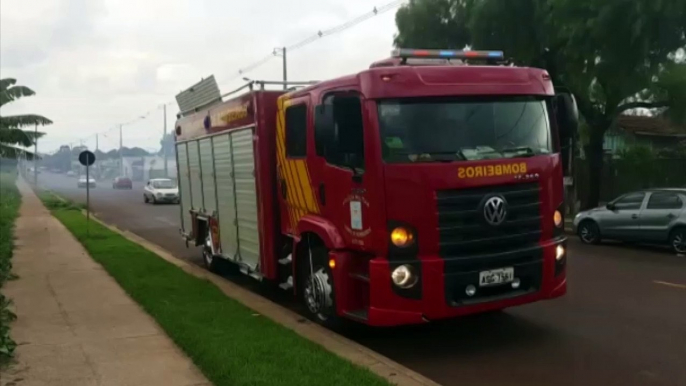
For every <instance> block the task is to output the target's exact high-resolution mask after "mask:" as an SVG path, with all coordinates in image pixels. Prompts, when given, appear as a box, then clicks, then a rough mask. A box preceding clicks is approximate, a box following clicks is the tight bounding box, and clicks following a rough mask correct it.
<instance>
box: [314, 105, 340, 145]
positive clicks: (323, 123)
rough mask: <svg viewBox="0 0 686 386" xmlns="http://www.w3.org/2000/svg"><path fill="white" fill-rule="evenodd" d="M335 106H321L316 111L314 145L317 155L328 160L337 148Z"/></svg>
mask: <svg viewBox="0 0 686 386" xmlns="http://www.w3.org/2000/svg"><path fill="white" fill-rule="evenodd" d="M335 139H336V138H335V129H334V117H333V106H332V105H327V104H321V105H318V106H316V107H315V109H314V143H315V146H316V148H317V154H318V155H321V156H324V157H326V158H327V159H328V158H330V157H331V156H333V152H334V151H335V148H336V141H335Z"/></svg>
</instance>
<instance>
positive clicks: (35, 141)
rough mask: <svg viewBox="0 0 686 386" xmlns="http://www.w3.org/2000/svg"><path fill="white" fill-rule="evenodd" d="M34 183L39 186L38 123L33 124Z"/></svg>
mask: <svg viewBox="0 0 686 386" xmlns="http://www.w3.org/2000/svg"><path fill="white" fill-rule="evenodd" d="M33 185H34V186H36V187H38V124H36V125H34V126H33Z"/></svg>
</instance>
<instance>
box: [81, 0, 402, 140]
mask: <svg viewBox="0 0 686 386" xmlns="http://www.w3.org/2000/svg"><path fill="white" fill-rule="evenodd" d="M405 2H407V0H394V1H391V2H390V3H386V4H384V5H381V6H378V7H376V6H375V7H374V8H373V9H372V10H371V11H369V12H367V13H365V14H363V15H360V16H357V17H356V18H354V19H351V20H348V21H346V22H344V23H342V24H339V25H337V26H334V27H332V28H329V29H326V30H319V31H317V33H315V34H313V35H311V36H308V37H307V38H305V39H303V40H301V41H298V42H296V43H293V44H291V45H289V46H285V48H286V50H287V51H288V52H293V51H294V50H298V49H300V48H303V47H305V46H307V45H309V44H312V43H314V42H316V41H317V40H320V39H322V38H325V37H327V36H331V35H335V34H337V33H340V32H343V31H346V30H348V29H350V28H352V27H354V26H356V25H358V24H360V23H362V22H364V21H367V20H369V19H371V18H373V17H374V16H378V15H381V14H384V13H386V12H388V11H391V10H393V9H395V8H398V7H400V6H401V5H402V4H403V3H405ZM276 56H278V52H277V50H276V49H274V50H273V51H272V52H271V53H270V54H269V55H267V56H265V57H263V58H262V59H259V60H257V61H255V62H253V63H251V64H248V65H247V66H244V67H241V68H240V69H239V70H238V73H237V74H236V75H235V76H233V77H231V78H229V79H226V80H224V81H222V82H221V83H224V82H230V81H233V80H236V79H238V78H240V77H242V76H244V75H245V74H246V73H248V72H250V71H253V70H255V69H257V68H259V67H261V66H263V65H264V64H266V63H267V62H269V61H270V60H271V59H273V58H274V57H276ZM174 102H175V101H174V100H172V101H169V102H166V103H163V104H161V105H159V106H157V108H155V109H152V110H148V111H146V112H145V113H144V114H141V115H139V116H138V117H137V118H134V119H132V120H130V121H128V122H125V123H120V124H117V125H114V126H113V127H110V128H109V129H107V130H105V131H104V132H102V133H99V134H106V133H108V132H109V131H111V130H114V129H117V128H119V126H128V125H131V124H133V123H136V122H138V121H141V120H143V119H145V118H147V117H148V116H149V115H150V114H151V113H152V112H154V111H156V110H160V109H161V108H162V106H163V105H172V104H173V103H174ZM95 135H96V134H92V135H90V136H88V137H85V139H81V140H77V141H74V142H71V143H70V144H69V145H70V146H72V144H74V143H79V142H85V141H86V140H87V139H90V138H91V137H94V136H95Z"/></svg>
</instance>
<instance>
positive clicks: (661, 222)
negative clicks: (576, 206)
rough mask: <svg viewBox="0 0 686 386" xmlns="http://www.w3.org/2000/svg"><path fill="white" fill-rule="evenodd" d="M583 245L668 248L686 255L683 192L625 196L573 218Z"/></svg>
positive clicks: (685, 197)
mask: <svg viewBox="0 0 686 386" xmlns="http://www.w3.org/2000/svg"><path fill="white" fill-rule="evenodd" d="M574 228H575V230H576V233H577V235H579V238H580V239H581V241H582V242H584V243H586V244H597V243H599V242H600V241H601V240H602V239H611V240H622V241H636V242H642V243H648V244H667V245H669V246H670V247H671V248H672V249H673V250H674V251H675V252H676V253H679V254H684V253H686V189H684V188H681V189H678V188H675V189H651V190H644V191H639V192H631V193H627V194H625V195H623V196H620V197H619V198H617V199H615V200H613V201H611V202H610V203H608V204H607V205H606V206H605V207H602V208H596V209H591V210H587V211H584V212H581V213H579V214H578V215H576V217H575V218H574Z"/></svg>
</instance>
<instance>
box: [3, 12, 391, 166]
mask: <svg viewBox="0 0 686 386" xmlns="http://www.w3.org/2000/svg"><path fill="white" fill-rule="evenodd" d="M389 2H390V0H346V1H342V0H300V1H297V2H296V1H288V0H255V1H237V0H232V1H227V0H164V1H163V0H144V1H143V0H138V1H133V0H1V1H0V77H2V78H8V77H11V78H16V79H17V80H18V83H19V84H22V85H26V86H29V87H31V88H32V89H33V90H34V91H36V93H37V95H36V96H33V97H30V98H23V99H22V100H21V101H19V102H14V103H11V104H10V105H7V106H5V107H3V110H2V114H3V115H12V114H21V113H36V114H42V115H44V116H46V117H48V118H50V119H52V120H53V121H54V122H55V123H54V124H53V125H51V126H47V127H45V128H41V130H44V131H45V132H46V133H47V134H48V135H47V137H45V138H44V139H42V140H41V141H40V142H39V149H38V150H39V151H40V152H47V151H53V150H56V149H57V148H58V147H59V146H60V145H62V144H68V143H70V142H72V143H73V142H75V143H73V144H74V145H77V144H79V142H78V141H79V140H80V139H82V138H85V137H89V136H90V138H88V139H87V140H86V142H85V144H86V145H87V146H89V147H90V148H94V147H95V137H94V134H95V133H98V132H100V133H102V132H103V131H107V130H109V129H111V128H113V127H115V126H116V125H117V124H118V123H122V122H129V121H131V120H133V119H135V118H137V117H140V116H147V118H146V119H141V120H139V121H138V122H136V123H133V124H130V125H127V126H124V130H123V132H124V146H140V147H144V148H150V149H155V148H158V147H159V139H160V137H161V135H162V130H163V114H162V110H161V108H159V106H160V105H161V104H162V103H165V102H171V101H173V100H174V96H175V95H176V94H177V93H178V92H179V91H181V90H182V89H184V88H186V87H188V86H190V85H191V84H193V83H195V82H197V81H199V80H200V79H201V78H202V77H207V76H209V75H211V74H214V75H215V77H216V78H217V81H218V82H219V87H220V90H221V91H222V92H226V91H229V90H231V89H232V88H235V87H237V86H240V84H241V83H242V81H240V80H234V81H227V80H229V79H231V78H234V77H235V76H236V74H237V71H238V69H239V68H242V67H244V66H246V65H248V64H250V63H253V62H255V61H256V60H259V59H261V58H263V57H264V56H265V55H267V54H269V53H270V52H271V51H272V49H273V48H274V47H280V46H284V45H286V46H287V45H290V44H293V43H296V42H299V41H301V40H302V39H304V38H307V37H309V36H310V35H312V34H314V33H316V32H317V31H318V30H325V29H329V28H331V27H333V26H336V25H338V24H341V23H344V22H346V21H348V20H351V19H353V18H355V17H357V16H360V15H362V14H365V13H367V12H369V11H371V10H372V9H373V7H374V6H375V5H377V6H378V5H383V4H387V3H389ZM394 17H395V10H392V11H390V12H387V13H385V14H382V15H379V16H376V17H374V18H372V19H370V20H367V21H365V22H363V23H361V24H359V25H357V26H356V27H353V28H351V29H348V30H346V31H344V32H341V33H338V34H336V35H332V36H329V37H326V38H323V39H320V40H318V41H316V42H314V43H312V44H310V45H308V46H306V47H303V48H301V49H299V50H297V51H295V52H293V53H292V54H291V55H289V61H288V67H289V79H291V80H313V79H315V80H318V79H327V78H333V77H336V76H339V75H344V74H348V73H354V72H357V71H359V70H361V69H364V68H366V67H368V66H369V64H370V63H371V62H373V61H375V60H378V59H381V58H385V57H388V55H389V53H390V51H391V49H392V42H393V35H394V34H395V32H396V28H395V23H394ZM246 76H248V77H250V78H252V79H268V80H279V79H280V78H281V62H280V59H279V58H274V59H273V60H271V61H270V62H268V63H267V64H265V65H264V66H262V67H260V68H258V69H256V70H253V71H252V72H250V73H248V74H246ZM177 111H178V108H177V106H176V104H173V105H172V106H170V107H168V109H167V115H168V125H167V127H168V128H169V130H171V128H172V127H173V122H174V119H175V118H174V116H175V114H176V112H177ZM117 146H119V135H118V130H109V132H107V133H106V134H105V135H100V148H101V149H104V150H109V149H112V148H113V147H117Z"/></svg>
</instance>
